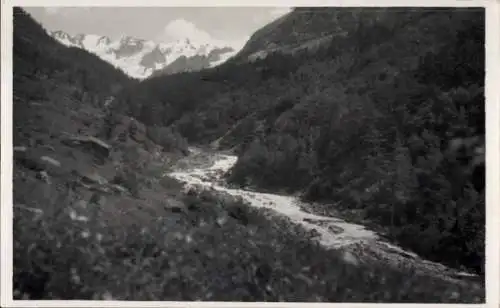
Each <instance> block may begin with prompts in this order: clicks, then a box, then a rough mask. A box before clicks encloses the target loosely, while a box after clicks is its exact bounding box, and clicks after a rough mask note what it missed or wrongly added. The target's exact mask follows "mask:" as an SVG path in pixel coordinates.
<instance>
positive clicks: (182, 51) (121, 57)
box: [48, 31, 246, 79]
mask: <svg viewBox="0 0 500 308" xmlns="http://www.w3.org/2000/svg"><path fill="white" fill-rule="evenodd" d="M48 33H49V34H50V35H51V36H52V37H54V38H55V39H56V40H58V41H59V42H61V43H62V44H64V45H66V46H71V47H78V48H82V49H85V50H87V51H89V52H92V53H94V54H96V55H97V56H99V57H100V58H101V59H103V60H105V61H107V62H109V63H111V64H113V65H114V66H116V67H117V68H120V69H121V70H123V71H124V72H125V73H126V74H128V75H129V76H131V77H133V78H138V79H145V78H147V77H149V76H151V75H153V73H154V75H155V76H156V75H162V74H173V73H178V72H184V71H195V70H201V69H203V68H208V67H213V66H216V65H219V64H221V63H223V62H225V61H226V60H227V59H229V58H230V57H231V56H233V55H234V54H236V53H237V52H238V51H239V50H240V49H241V48H242V47H243V44H244V43H245V42H246V41H239V42H224V41H218V40H214V39H211V38H210V37H209V36H205V37H200V36H198V37H195V38H187V37H186V38H180V37H174V38H171V39H170V40H169V41H168V42H153V41H148V40H143V39H138V38H134V37H130V36H122V37H120V38H118V39H111V38H109V37H107V36H101V35H95V34H77V35H70V34H68V33H66V32H64V31H49V32H48Z"/></svg>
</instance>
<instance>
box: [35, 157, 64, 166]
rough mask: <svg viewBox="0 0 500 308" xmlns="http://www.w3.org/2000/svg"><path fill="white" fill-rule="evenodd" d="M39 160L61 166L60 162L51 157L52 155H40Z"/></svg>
mask: <svg viewBox="0 0 500 308" xmlns="http://www.w3.org/2000/svg"><path fill="white" fill-rule="evenodd" d="M40 160H41V161H43V162H46V163H48V164H50V165H52V166H55V167H61V163H60V162H59V161H57V160H55V159H53V158H52V157H49V156H42V157H40Z"/></svg>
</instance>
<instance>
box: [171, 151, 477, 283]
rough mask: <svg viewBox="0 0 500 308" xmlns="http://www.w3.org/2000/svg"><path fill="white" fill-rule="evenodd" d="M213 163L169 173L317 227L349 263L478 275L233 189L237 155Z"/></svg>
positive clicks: (277, 199) (296, 206)
mask: <svg viewBox="0 0 500 308" xmlns="http://www.w3.org/2000/svg"><path fill="white" fill-rule="evenodd" d="M190 152H191V154H192V155H200V153H201V151H200V150H197V149H191V150H190ZM211 158H212V159H213V163H211V164H207V165H206V166H200V167H194V168H183V169H182V170H177V171H175V172H171V173H167V174H166V175H168V176H170V177H172V178H175V179H177V180H179V181H181V182H183V183H184V185H185V187H186V188H189V187H192V186H198V187H201V188H202V189H213V190H216V191H221V192H225V193H228V194H230V195H233V196H239V197H241V198H243V200H245V201H247V202H248V203H249V204H250V205H251V206H254V207H257V208H269V209H272V210H273V211H275V212H276V213H278V214H280V215H284V216H286V217H288V218H289V219H291V220H292V221H293V222H295V223H296V224H300V225H302V226H303V227H304V228H305V229H308V230H314V231H315V233H316V234H317V237H316V239H317V240H318V241H319V243H320V244H321V245H323V246H324V247H325V248H327V249H340V250H341V251H342V252H343V255H344V259H345V261H346V262H350V263H354V264H357V263H359V262H363V261H368V260H369V261H370V262H373V261H374V260H377V261H379V262H384V263H385V264H387V265H389V266H396V267H399V266H402V265H403V266H411V267H413V268H414V269H415V270H416V271H417V272H420V273H425V274H431V275H434V276H438V277H441V278H443V279H446V280H450V281H454V282H460V281H462V280H463V279H464V278H467V277H469V278H470V277H472V276H474V275H472V274H468V273H465V272H458V271H456V270H453V269H450V268H447V267H446V266H444V265H442V264H439V263H435V262H431V261H428V260H425V259H423V258H421V257H419V256H418V255H416V254H415V253H412V252H409V251H406V250H404V249H402V248H400V247H398V246H396V245H393V244H390V243H388V242H387V241H386V240H384V239H382V238H381V237H380V236H379V235H377V233H375V232H373V231H371V230H368V229H367V228H366V227H364V226H362V225H359V224H355V223H350V222H346V221H344V220H342V219H340V218H336V217H328V216H321V215H315V214H311V213H307V212H305V211H303V210H302V207H301V205H300V201H299V200H298V199H297V198H296V197H293V196H283V195H278V194H271V193H260V192H255V191H248V190H244V189H234V188H229V187H227V186H226V185H225V184H224V181H223V180H222V177H223V175H224V173H225V172H227V171H228V170H229V169H230V168H231V167H232V166H233V165H234V164H235V163H236V161H237V159H238V158H237V156H233V155H225V154H213V156H212V157H211Z"/></svg>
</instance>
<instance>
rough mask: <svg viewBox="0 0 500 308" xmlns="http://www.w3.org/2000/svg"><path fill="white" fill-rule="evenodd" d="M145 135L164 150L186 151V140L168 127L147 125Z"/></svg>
mask: <svg viewBox="0 0 500 308" xmlns="http://www.w3.org/2000/svg"><path fill="white" fill-rule="evenodd" d="M146 134H147V136H148V138H149V139H151V140H152V141H153V142H154V143H156V144H158V145H160V146H162V147H163V150H164V151H169V152H170V151H180V152H182V153H184V154H187V153H188V144H187V141H186V140H185V139H184V138H183V137H182V136H181V135H180V134H179V133H178V132H176V131H174V130H172V129H171V128H168V127H158V126H148V128H147V133H146Z"/></svg>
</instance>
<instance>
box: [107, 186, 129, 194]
mask: <svg viewBox="0 0 500 308" xmlns="http://www.w3.org/2000/svg"><path fill="white" fill-rule="evenodd" d="M110 187H111V188H112V189H113V190H115V191H116V192H118V193H122V194H126V193H128V192H129V191H128V189H126V188H125V187H123V186H121V185H118V184H111V185H110Z"/></svg>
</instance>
